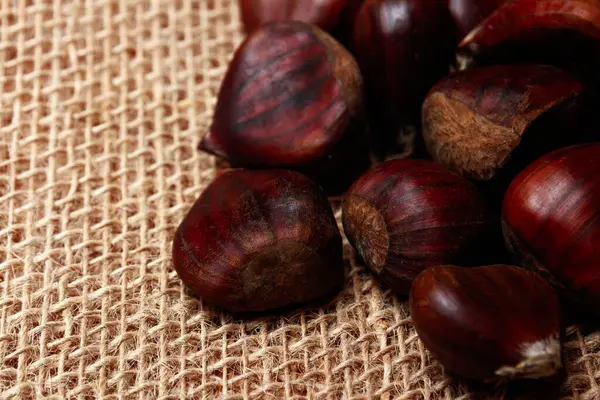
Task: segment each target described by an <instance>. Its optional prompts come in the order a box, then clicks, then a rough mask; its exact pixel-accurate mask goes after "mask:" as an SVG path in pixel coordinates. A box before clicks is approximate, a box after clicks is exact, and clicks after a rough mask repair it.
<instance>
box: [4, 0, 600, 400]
mask: <svg viewBox="0 0 600 400" xmlns="http://www.w3.org/2000/svg"><path fill="white" fill-rule="evenodd" d="M238 19H239V15H238V9H237V2H236V1H234V0H172V1H169V0H162V1H158V0H157V1H150V0H143V1H142V0H140V1H127V0H80V1H71V0H54V1H51V0H0V360H1V361H2V363H1V365H0V392H1V398H2V399H30V398H37V399H44V398H51V399H63V398H64V399H71V398H73V399H92V398H103V399H180V398H181V399H187V398H205V399H215V398H224V399H263V398H267V399H268V398H273V399H279V398H294V399H303V398H307V399H339V398H346V399H368V398H374V399H377V398H383V399H392V398H398V399H447V400H451V399H467V398H474V396H473V395H472V394H469V392H468V389H466V387H465V386H464V385H461V384H457V383H455V382H453V381H452V380H451V379H449V378H446V377H445V376H444V375H443V373H442V369H441V368H440V366H439V365H438V364H437V363H436V362H435V361H433V360H432V359H431V357H430V356H429V354H428V353H427V351H425V349H424V348H423V346H422V344H421V343H420V341H419V340H418V338H417V335H416V333H415V331H414V329H413V327H412V325H411V323H410V319H409V315H408V312H407V307H406V304H405V303H404V302H403V301H402V300H398V299H396V298H394V297H393V296H391V295H390V293H388V292H386V291H384V290H382V289H381V288H380V287H379V286H378V285H377V284H376V283H374V282H373V281H372V280H371V278H370V276H369V274H368V273H367V272H366V271H365V269H364V268H363V267H362V266H361V265H360V264H359V263H357V262H356V261H354V259H353V258H352V256H351V255H352V252H351V251H350V249H349V248H347V251H346V255H347V263H346V264H347V279H346V284H345V287H344V289H343V291H342V293H341V294H340V295H339V296H338V297H337V298H336V299H335V300H334V301H332V302H331V303H330V304H328V305H327V306H324V307H323V308H322V309H311V310H304V311H302V310H300V311H296V312H291V313H288V314H286V315H284V316H280V317H275V316H274V317H268V318H262V319H259V320H254V321H241V320H234V319H232V318H231V317H230V316H228V315H223V314H220V313H219V312H217V311H215V310H213V309H211V308H210V307H209V306H207V305H205V304H203V303H202V302H201V301H199V300H198V299H196V298H194V297H192V296H191V295H190V293H189V292H188V291H186V290H185V288H184V287H182V285H181V283H180V281H179V279H178V277H177V275H176V274H175V272H174V270H173V266H172V263H171V255H170V246H171V238H172V235H173V232H174V230H175V228H176V227H177V225H178V223H179V222H180V220H181V219H182V218H183V216H184V214H185V213H186V211H187V210H188V208H189V207H190V206H191V204H192V202H193V201H194V200H195V198H196V197H197V196H198V195H199V194H200V193H201V191H202V190H203V188H204V187H206V185H207V183H208V182H209V181H210V179H211V178H212V177H213V175H214V173H215V167H214V164H213V160H212V159H210V158H209V157H206V156H204V155H201V154H200V153H198V152H197V151H196V150H195V147H196V145H197V143H198V140H199V138H200V137H201V136H202V135H203V134H204V133H205V132H206V130H207V127H208V126H209V123H210V121H211V115H212V110H213V107H214V105H215V100H216V94H217V91H218V88H219V84H220V81H221V79H222V77H223V74H224V72H225V70H226V67H227V62H228V60H229V59H230V57H231V55H232V52H233V51H234V49H235V47H236V45H237V44H238V43H239V42H240V40H241V39H242V36H241V34H240V33H239V28H240V27H239V23H238ZM338 217H339V215H338ZM567 340H568V342H567V343H566V350H565V353H566V355H567V358H568V370H569V378H568V379H567V381H566V383H565V385H564V389H563V394H564V398H565V399H588V400H590V399H598V398H600V388H599V384H600V335H599V334H598V333H585V334H584V333H583V332H582V331H580V330H579V329H577V328H574V327H572V328H569V330H568V333H567Z"/></svg>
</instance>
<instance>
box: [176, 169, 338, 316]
mask: <svg viewBox="0 0 600 400" xmlns="http://www.w3.org/2000/svg"><path fill="white" fill-rule="evenodd" d="M173 262H174V265H175V269H176V271H177V273H178V274H179V276H180V278H181V280H182V281H183V282H184V283H185V284H186V285H187V286H188V287H189V288H191V289H192V290H193V291H194V292H196V293H197V294H198V295H200V296H201V297H202V298H203V299H205V300H206V301H207V302H209V303H211V304H214V305H217V306H220V307H222V308H224V309H226V310H230V311H235V312H256V311H266V310H273V309H279V308H282V307H287V306H293V305H299V304H303V303H307V302H312V301H313V300H314V301H317V300H319V299H321V298H323V297H326V296H327V295H329V294H330V293H332V291H333V290H334V289H336V288H337V287H338V286H339V284H340V283H341V282H342V280H343V266H342V239H341V235H340V232H339V229H338V227H337V224H336V221H335V218H334V216H333V212H332V210H331V207H330V205H329V202H328V200H327V198H326V196H325V195H324V194H323V192H322V191H321V190H320V189H319V187H318V186H317V185H316V184H315V183H313V182H312V181H311V180H310V179H308V178H307V177H305V176H303V175H302V174H300V173H297V172H293V171H287V170H264V171H246V170H231V171H228V172H225V173H223V174H221V175H219V176H218V177H217V178H216V179H215V180H214V181H213V182H212V183H211V184H210V185H209V186H208V187H207V188H206V190H205V191H204V192H203V193H202V195H201V196H200V197H199V198H198V200H197V201H196V202H195V203H194V205H193V206H192V208H191V209H190V211H189V213H188V214H187V216H186V217H185V218H184V220H183V221H182V222H181V224H180V225H179V228H178V229H177V232H176V233H175V239H174V241H173Z"/></svg>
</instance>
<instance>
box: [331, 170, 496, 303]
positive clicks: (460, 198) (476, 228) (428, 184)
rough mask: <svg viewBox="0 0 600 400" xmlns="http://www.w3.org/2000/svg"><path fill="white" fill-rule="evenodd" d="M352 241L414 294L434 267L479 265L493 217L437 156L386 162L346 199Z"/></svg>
mask: <svg viewBox="0 0 600 400" xmlns="http://www.w3.org/2000/svg"><path fill="white" fill-rule="evenodd" d="M342 222H343V225H344V231H345V232H346V236H347V237H348V240H349V241H350V243H351V244H352V245H353V246H354V248H355V249H356V250H357V252H358V254H359V255H360V256H361V257H362V259H363V260H364V262H365V263H366V265H367V266H368V267H369V269H370V270H371V271H372V272H373V273H375V274H376V276H377V277H378V278H379V279H380V280H382V281H383V282H384V283H385V284H387V286H389V287H390V288H392V289H393V290H394V291H395V292H396V293H400V294H408V292H409V289H410V284H411V282H412V281H413V279H414V278H415V277H416V276H417V275H418V274H419V273H420V272H421V271H423V269H425V268H426V267H429V266H431V265H437V264H444V263H470V262H476V260H477V259H478V258H479V257H478V256H479V253H480V251H481V250H483V249H484V247H485V246H481V245H483V244H486V242H487V239H488V233H489V215H488V212H487V209H486V205H485V203H484V202H483V200H482V198H481V196H480V194H479V192H478V190H477V188H476V187H475V185H474V184H473V183H471V182H470V181H468V180H467V179H465V178H463V177H462V176H460V175H459V174H456V173H454V172H452V171H450V170H448V169H447V168H446V167H444V166H442V165H439V164H437V163H434V162H431V161H424V160H415V159H403V160H391V161H386V162H384V163H382V164H379V165H378V166H376V167H374V168H373V169H371V170H370V171H368V172H367V173H366V174H364V175H363V176H362V177H360V178H359V179H358V180H357V181H356V182H355V183H354V184H353V185H352V186H351V187H350V189H349V190H348V192H347V193H346V195H345V196H344V199H343V201H342Z"/></svg>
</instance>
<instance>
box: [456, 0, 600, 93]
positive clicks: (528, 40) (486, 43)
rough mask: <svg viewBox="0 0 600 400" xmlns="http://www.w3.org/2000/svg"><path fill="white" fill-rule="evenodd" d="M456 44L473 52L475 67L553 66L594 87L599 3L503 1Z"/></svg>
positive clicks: (599, 54)
mask: <svg viewBox="0 0 600 400" xmlns="http://www.w3.org/2000/svg"><path fill="white" fill-rule="evenodd" d="M460 46H461V48H462V49H468V50H469V51H470V52H471V53H472V55H474V59H475V62H476V63H477V64H478V65H491V64H514V63H523V62H533V63H544V64H552V65H556V66H558V67H560V68H563V69H566V70H567V71H569V72H570V73H572V74H574V75H575V76H577V77H578V78H579V79H582V80H585V81H586V82H588V83H589V84H592V85H598V84H600V78H599V77H598V75H599V74H598V70H599V69H600V2H598V1H597V0H511V1H507V2H505V3H504V4H502V5H501V6H500V7H499V8H498V9H497V10H496V11H495V12H493V13H492V14H491V15H489V16H488V17H487V18H486V19H485V20H484V21H482V22H481V23H480V24H479V25H478V26H477V27H476V28H474V29H473V30H472V31H471V33H470V34H469V35H467V36H466V37H465V38H464V40H463V41H462V42H461V44H460ZM462 51H463V50H461V52H462ZM599 87H600V86H599Z"/></svg>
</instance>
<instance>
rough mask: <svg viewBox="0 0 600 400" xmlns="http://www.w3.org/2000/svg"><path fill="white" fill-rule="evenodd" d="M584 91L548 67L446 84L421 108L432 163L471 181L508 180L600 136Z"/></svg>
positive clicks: (481, 71) (489, 71)
mask: <svg viewBox="0 0 600 400" xmlns="http://www.w3.org/2000/svg"><path fill="white" fill-rule="evenodd" d="M591 104H593V103H592V100H591V97H590V96H588V93H587V92H586V91H585V89H584V86H583V84H582V83H581V82H579V81H578V80H577V79H575V78H574V77H572V76H571V75H569V74H568V73H566V72H564V71H562V70H560V69H558V68H556V67H552V66H545V65H533V64H532V65H529V64H523V65H512V66H494V67H485V68H475V69H471V70H466V71H462V72H458V73H456V74H453V75H450V76H449V77H447V78H445V79H443V80H442V81H440V82H439V83H438V84H437V85H436V86H434V87H433V88H432V89H431V91H430V92H429V94H428V96H427V98H426V100H425V103H424V104H423V137H424V139H425V144H426V146H427V149H428V150H429V152H430V154H431V155H432V157H433V158H434V159H435V160H436V161H439V162H441V163H443V164H445V165H447V166H449V167H451V168H452V169H454V170H455V171H457V172H459V173H461V174H463V175H464V176H466V177H469V178H473V179H477V180H482V181H490V180H492V179H493V178H495V177H496V176H497V175H498V174H500V172H502V173H504V175H505V176H506V177H507V178H504V180H505V181H508V182H509V181H510V179H511V178H512V177H514V175H516V173H517V172H518V171H520V170H522V169H523V168H524V167H525V166H527V164H528V163H530V162H532V161H533V160H535V159H537V158H539V157H540V156H542V155H544V154H546V153H548V152H550V151H552V150H555V149H557V148H560V147H562V146H565V145H570V144H574V143H578V142H582V141H586V140H588V139H589V138H590V137H598V132H597V127H598V124H597V123H596V122H594V121H595V120H597V118H596V117H595V116H593V115H592V114H593V113H594V112H595V111H594V110H595V106H591Z"/></svg>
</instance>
